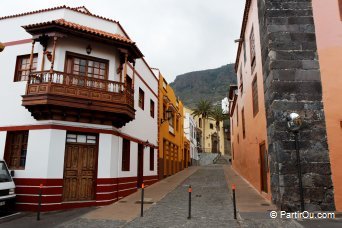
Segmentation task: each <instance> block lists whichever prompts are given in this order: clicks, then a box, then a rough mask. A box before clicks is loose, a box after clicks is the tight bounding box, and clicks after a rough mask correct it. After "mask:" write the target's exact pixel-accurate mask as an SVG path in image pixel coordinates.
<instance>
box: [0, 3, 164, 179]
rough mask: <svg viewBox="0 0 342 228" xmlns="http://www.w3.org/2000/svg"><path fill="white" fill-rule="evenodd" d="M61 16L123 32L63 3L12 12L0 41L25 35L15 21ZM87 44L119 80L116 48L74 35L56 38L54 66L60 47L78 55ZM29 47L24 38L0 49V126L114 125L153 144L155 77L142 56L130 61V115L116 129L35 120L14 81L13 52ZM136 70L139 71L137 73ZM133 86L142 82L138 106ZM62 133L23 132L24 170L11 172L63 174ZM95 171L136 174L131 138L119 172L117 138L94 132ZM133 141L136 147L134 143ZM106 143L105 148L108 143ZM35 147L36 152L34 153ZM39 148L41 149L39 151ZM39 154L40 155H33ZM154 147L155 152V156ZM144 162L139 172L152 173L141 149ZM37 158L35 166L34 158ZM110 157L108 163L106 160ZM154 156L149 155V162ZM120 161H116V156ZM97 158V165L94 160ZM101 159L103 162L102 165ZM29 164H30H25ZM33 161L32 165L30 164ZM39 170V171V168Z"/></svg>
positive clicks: (0, 140)
mask: <svg viewBox="0 0 342 228" xmlns="http://www.w3.org/2000/svg"><path fill="white" fill-rule="evenodd" d="M60 18H64V19H65V20H67V21H71V22H75V23H79V24H82V25H85V26H92V25H96V29H101V30H104V31H106V32H111V33H115V32H118V33H119V34H121V35H124V34H125V33H124V31H123V30H121V28H119V26H118V25H117V23H115V22H110V21H107V20H104V19H100V18H96V17H93V16H89V15H85V14H82V13H78V12H75V11H72V10H69V9H63V8H62V9H57V10H52V11H47V12H41V13H36V14H30V15H25V16H19V17H13V18H8V19H2V20H0V29H1V30H2V31H6V33H1V34H0V40H1V41H2V42H5V43H6V42H12V41H18V40H23V39H29V38H31V35H30V34H28V33H27V32H26V31H25V30H24V29H23V28H22V27H21V26H23V25H28V24H33V23H38V22H44V21H51V20H54V19H60ZM88 44H90V45H91V46H92V52H91V54H90V56H93V57H98V58H102V59H108V60H109V74H108V75H109V79H112V80H113V79H114V80H116V81H119V75H118V74H117V73H116V69H117V68H118V66H119V59H118V55H117V54H118V53H117V51H116V50H115V48H112V49H111V48H108V46H106V45H103V44H101V43H98V42H93V41H88V40H82V39H74V38H71V39H70V38H68V37H66V38H61V39H59V40H58V41H57V49H56V58H55V65H54V69H55V70H57V71H64V64H65V52H66V51H71V52H75V53H79V54H83V55H87V54H86V53H85V48H86V47H87V45H88ZM51 45H52V44H51V42H50V43H49V45H48V50H50V51H51V49H52V47H51ZM30 52H31V43H30V42H29V41H27V42H26V43H23V44H18V45H13V46H7V47H6V48H5V50H4V51H3V52H2V53H1V55H0V61H1V62H2V63H4V65H5V66H6V67H4V68H2V69H1V72H0V73H1V78H0V81H1V83H0V101H1V102H2V104H1V106H2V107H3V108H2V111H1V118H0V127H9V126H27V125H41V124H56V125H65V126H72V127H74V126H76V127H87V128H93V129H106V130H115V131H118V132H120V133H122V134H124V135H127V136H129V137H133V138H135V139H137V140H140V141H141V142H146V141H147V140H148V141H149V143H150V144H152V145H154V146H157V135H158V124H157V121H158V119H157V115H158V98H157V97H156V95H157V94H158V81H157V80H156V78H155V75H154V74H153V73H152V72H151V70H150V69H149V66H148V65H147V64H146V63H145V62H144V61H143V60H142V59H138V60H137V61H136V71H137V73H135V88H134V91H135V94H134V99H135V109H136V110H137V111H136V117H135V120H133V121H131V122H129V123H128V124H126V126H124V127H122V128H121V129H115V128H114V127H111V126H104V125H94V124H84V123H75V122H66V121H36V120H35V119H34V118H33V117H32V116H31V114H30V112H29V111H28V110H26V109H25V108H24V107H23V106H22V105H21V103H22V97H21V95H23V94H25V89H26V82H24V81H23V82H14V81H13V80H14V73H15V64H16V57H17V56H18V55H24V54H29V53H30ZM34 52H35V53H38V61H37V62H38V63H37V70H40V69H41V56H42V52H43V49H42V46H41V45H40V44H39V43H36V44H35V49H34ZM49 68H50V62H49V61H45V67H44V69H45V70H47V69H49ZM128 75H130V76H131V77H132V76H133V71H132V69H131V68H130V67H128ZM138 75H139V76H138ZM139 88H142V89H143V90H144V92H145V108H144V110H142V109H141V108H139V106H138V97H139ZM150 99H152V100H153V101H154V104H155V116H154V118H152V117H151V116H150ZM0 133H1V134H0V155H2V157H3V153H4V147H5V140H6V132H0ZM65 135H66V131H64V130H52V129H47V130H31V131H30V132H29V141H28V152H27V161H26V168H25V170H18V172H17V177H20V178H26V177H33V176H34V177H37V178H38V177H42V178H43V177H45V178H61V177H63V165H61V164H64V150H65ZM99 140H100V144H99V170H98V176H99V177H106V176H108V177H115V176H118V175H119V176H136V167H135V165H134V161H135V163H136V159H137V155H136V154H135V153H137V143H136V142H132V145H131V151H132V154H131V160H132V161H131V166H132V169H131V171H130V172H129V173H122V172H121V171H120V170H121V167H115V168H113V166H112V164H114V161H118V159H119V157H118V156H119V155H120V154H121V147H122V146H121V144H120V143H121V141H122V138H121V137H118V136H115V135H106V134H100V137H99ZM135 147H136V148H135ZM109 148H110V149H109ZM37 151H39V153H38V154H37ZM43 152H44V153H43ZM40 154H42V155H41V157H40V156H39V155H40ZM156 154H157V152H155V156H156ZM120 156H121V155H120ZM144 160H145V163H146V164H145V165H144V167H145V168H144V170H145V171H146V174H145V173H144V175H157V167H156V164H155V170H154V171H150V170H149V150H148V149H147V148H146V149H145V155H144ZM37 161H39V162H40V163H44V164H40V165H39V166H36V165H35V163H37ZM109 161H110V162H111V163H110V164H108V162H109ZM156 161H157V159H156V158H155V163H156ZM118 163H119V165H121V163H120V162H118ZM100 164H101V165H100ZM102 164H103V166H102ZM31 166H32V167H31ZM34 166H36V167H34ZM44 170H45V171H44Z"/></svg>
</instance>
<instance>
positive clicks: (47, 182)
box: [14, 176, 158, 211]
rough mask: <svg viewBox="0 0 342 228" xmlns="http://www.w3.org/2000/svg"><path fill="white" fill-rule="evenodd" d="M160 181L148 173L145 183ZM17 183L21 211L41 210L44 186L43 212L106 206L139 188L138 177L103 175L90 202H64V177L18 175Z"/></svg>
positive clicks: (18, 204) (18, 208) (18, 205)
mask: <svg viewBox="0 0 342 228" xmlns="http://www.w3.org/2000/svg"><path fill="white" fill-rule="evenodd" d="M157 181H158V176H145V177H144V183H145V186H149V185H152V184H154V183H156V182H157ZM14 182H15V184H16V194H17V197H16V209H17V210H19V211H37V210H38V200H39V197H38V195H39V192H40V187H39V186H40V184H43V187H42V205H41V211H55V210H65V209H73V208H79V207H91V206H103V205H108V204H111V203H114V202H116V201H118V200H120V199H121V198H124V197H126V196H128V195H130V194H132V193H134V192H136V191H137V177H123V178H99V179H97V183H96V189H95V196H94V199H93V200H90V201H77V202H75V201H73V202H66V201H63V179H33V178H14Z"/></svg>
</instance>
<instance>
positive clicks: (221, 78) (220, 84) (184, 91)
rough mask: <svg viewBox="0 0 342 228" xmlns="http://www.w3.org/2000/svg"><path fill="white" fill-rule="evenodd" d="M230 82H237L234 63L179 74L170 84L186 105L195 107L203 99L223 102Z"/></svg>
mask: <svg viewBox="0 0 342 228" xmlns="http://www.w3.org/2000/svg"><path fill="white" fill-rule="evenodd" d="M230 84H236V74H235V70H234V63H232V64H227V65H223V66H221V67H218V68H213V69H207V70H198V71H192V72H188V73H184V74H181V75H178V76H177V77H176V79H175V80H174V82H172V83H170V86H171V87H172V88H173V90H174V92H175V94H176V95H177V96H178V97H179V98H180V99H181V100H182V101H183V104H184V105H185V106H188V107H189V108H194V106H195V105H196V103H197V102H198V101H199V100H201V99H206V100H209V101H211V102H212V103H216V102H221V100H222V99H223V98H224V97H226V96H227V94H228V90H229V85H230Z"/></svg>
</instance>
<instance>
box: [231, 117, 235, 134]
mask: <svg viewBox="0 0 342 228" xmlns="http://www.w3.org/2000/svg"><path fill="white" fill-rule="evenodd" d="M231 126H232V134H233V133H234V119H233V118H232V125H231Z"/></svg>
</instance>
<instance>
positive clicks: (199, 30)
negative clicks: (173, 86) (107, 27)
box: [0, 0, 245, 82]
mask: <svg viewBox="0 0 342 228" xmlns="http://www.w3.org/2000/svg"><path fill="white" fill-rule="evenodd" d="M244 4H245V1H244V0H96V1H95V0H30V1H23V0H10V1H8V0H7V1H3V2H2V5H1V8H0V16H5V15H11V14H17V13H21V12H27V11H32V10H37V9H43V8H50V7H54V6H60V5H68V6H81V5H84V6H85V7H86V8H87V9H88V10H89V11H90V12H91V13H94V14H98V15H101V16H104V17H108V18H111V19H114V20H117V21H120V23H121V25H122V26H123V27H124V28H125V30H126V31H127V33H128V35H129V36H130V37H131V39H133V40H134V41H135V42H136V43H137V45H138V47H139V48H140V50H141V51H142V52H143V54H144V56H145V59H146V60H147V62H148V63H149V65H150V66H151V67H156V68H159V69H160V70H161V72H162V74H163V75H164V77H165V78H166V79H167V80H168V82H172V81H173V80H174V79H175V77H176V76H177V75H179V74H183V73H187V72H189V71H197V70H204V69H210V68H217V67H220V66H222V65H224V64H227V63H233V62H234V61H235V57H236V50H237V44H235V43H234V39H237V38H238V37H239V35H240V28H241V23H242V14H243V8H244Z"/></svg>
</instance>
